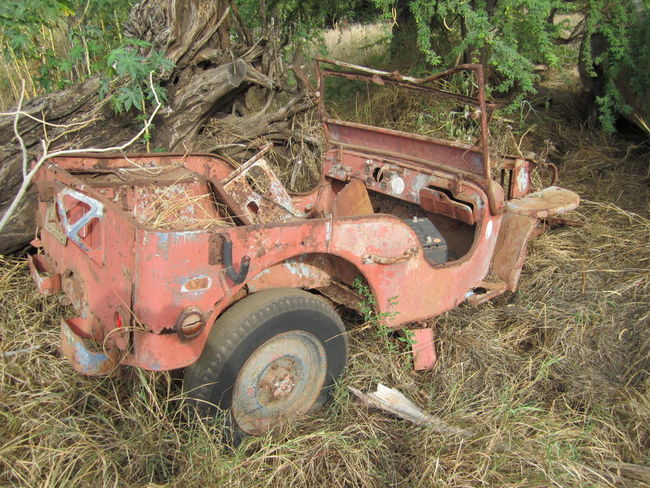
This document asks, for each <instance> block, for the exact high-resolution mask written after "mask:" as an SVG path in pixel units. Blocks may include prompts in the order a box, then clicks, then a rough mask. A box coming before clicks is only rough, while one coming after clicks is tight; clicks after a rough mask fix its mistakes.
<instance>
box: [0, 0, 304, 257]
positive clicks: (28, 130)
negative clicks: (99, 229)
mask: <svg viewBox="0 0 650 488" xmlns="http://www.w3.org/2000/svg"><path fill="white" fill-rule="evenodd" d="M233 31H235V32H236V33H237V34H236V35H235V36H233V35H232V34H231V32H233ZM125 34H126V36H128V37H132V38H139V39H143V40H145V41H148V42H150V43H151V47H148V48H143V49H145V50H156V51H158V52H162V53H165V56H166V57H167V58H169V59H171V60H172V61H173V62H174V63H175V68H174V69H173V70H172V71H171V73H169V74H168V75H167V76H166V79H164V80H162V83H161V84H162V85H163V86H164V87H165V88H166V89H167V94H168V103H167V105H166V106H165V107H164V108H163V109H162V110H161V111H160V113H159V114H158V115H157V116H156V118H155V120H154V121H153V122H154V126H155V129H154V130H153V133H152V143H153V147H155V148H157V149H159V148H161V149H164V150H166V151H172V152H174V151H178V152H187V151H193V150H197V149H198V148H199V147H200V148H202V149H204V148H206V147H207V148H210V147H211V146H210V144H209V143H206V142H205V141H201V138H202V133H203V130H204V128H205V126H206V123H207V122H208V121H210V120H214V119H217V120H222V121H223V124H224V127H226V126H228V127H238V128H239V130H238V132H237V133H238V135H239V136H240V137H241V140H242V141H244V143H242V144H232V145H231V146H232V148H233V149H232V150H233V152H234V153H237V152H239V153H240V155H241V156H243V153H242V148H243V149H246V146H247V145H250V141H253V140H259V138H264V137H268V138H269V139H270V140H276V141H277V140H279V139H282V138H285V139H286V138H288V137H290V136H291V133H290V126H291V125H290V119H291V117H292V116H294V115H295V114H297V113H299V112H301V111H304V110H307V109H308V108H310V107H311V105H312V103H311V101H310V99H309V97H307V96H306V95H303V94H302V92H301V91H299V90H295V89H293V92H292V93H291V94H290V96H288V98H287V101H286V103H285V104H283V105H282V106H280V107H279V108H277V109H276V110H275V111H273V110H271V107H272V106H274V105H277V103H272V102H273V100H274V97H275V95H276V94H277V93H278V92H283V91H286V92H289V91H292V90H289V89H288V88H286V87H285V86H284V85H283V83H284V81H285V77H286V70H285V69H284V68H283V67H282V65H281V60H280V57H279V54H278V52H279V49H280V48H281V44H282V41H281V40H278V36H277V35H269V33H268V32H266V29H262V32H261V33H257V34H256V36H255V39H254V38H253V34H252V33H251V32H250V31H249V30H248V29H247V27H246V26H245V25H244V23H243V22H242V20H241V18H240V16H239V12H238V11H237V8H236V5H235V4H234V3H232V2H231V1H229V0H184V1H182V2H181V1H174V0H141V1H140V2H139V3H138V4H137V5H136V6H135V7H134V8H133V10H132V12H131V15H130V18H129V20H128V21H127V23H126V25H125ZM144 54H146V52H145V53H144ZM253 87H256V89H258V90H259V89H261V90H262V93H263V96H264V97H265V98H266V100H267V102H268V103H262V104H261V105H262V107H261V109H259V110H257V111H256V112H253V113H248V109H247V105H246V95H247V92H248V91H249V90H250V89H251V88H253ZM98 88H99V80H98V79H97V78H93V79H90V80H88V81H85V82H83V83H81V84H78V85H76V86H73V87H71V88H68V89H66V90H64V91H61V92H57V93H51V94H46V95H43V96H40V97H37V98H35V99H33V100H31V101H29V102H28V103H27V104H26V105H25V107H24V111H26V112H28V113H30V114H32V115H34V116H35V117H39V118H44V119H45V120H46V121H48V122H50V123H54V124H60V125H65V124H70V123H72V122H78V121H81V120H90V119H93V122H92V123H90V124H88V125H87V126H84V127H83V128H81V129H79V130H77V131H75V132H73V133H70V134H67V135H66V136H65V137H62V138H61V139H60V140H58V141H57V144H58V147H63V146H70V147H76V148H84V147H97V148H99V147H108V146H114V145H119V144H121V143H124V142H125V141H127V140H129V139H130V138H131V137H133V136H134V135H135V134H136V133H137V131H138V130H139V129H140V127H139V125H138V123H137V122H134V121H133V117H132V116H129V115H126V116H125V115H123V116H116V115H115V114H114V113H112V111H111V110H110V107H109V106H108V105H107V104H102V103H100V102H99V99H98V96H97V93H98ZM13 122H14V121H13V119H12V118H9V117H5V118H3V119H0V214H2V213H4V212H5V211H6V209H7V208H8V206H9V205H10V204H11V201H12V199H13V197H14V195H15V194H16V192H17V189H18V187H19V186H20V183H21V181H22V171H21V164H22V155H21V151H20V148H19V147H18V144H17V140H16V137H15V135H14V131H13V127H12V125H13ZM65 130H66V129H64V128H53V127H48V129H47V136H48V137H49V138H50V140H52V139H53V138H54V137H56V135H57V133H58V134H61V133H63V132H65ZM68 130H69V129H68ZM19 131H20V133H21V135H22V137H23V139H24V140H25V144H26V146H27V149H28V152H29V153H31V154H32V155H35V154H38V153H39V151H40V150H41V143H40V141H41V139H43V138H44V129H43V127H42V124H40V123H38V122H36V121H34V120H32V119H29V118H27V117H21V119H20V123H19ZM54 147H57V146H56V145H55V146H54ZM132 149H133V150H142V149H143V148H142V147H133V148H132ZM35 206H36V200H35V197H34V194H33V192H31V194H30V195H29V196H28V197H27V198H25V200H24V201H23V202H22V204H21V206H20V207H19V208H18V211H17V212H16V213H15V214H14V217H13V218H12V219H11V221H10V222H9V223H8V225H7V226H6V227H5V229H4V231H3V234H2V238H1V239H0V253H7V252H11V251H14V250H17V249H19V248H21V247H23V246H25V245H26V244H27V243H28V242H29V241H30V239H31V238H33V236H34V233H35V227H34V216H35Z"/></svg>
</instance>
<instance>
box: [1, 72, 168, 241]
mask: <svg viewBox="0 0 650 488" xmlns="http://www.w3.org/2000/svg"><path fill="white" fill-rule="evenodd" d="M149 85H150V86H151V92H152V93H153V96H154V99H155V101H156V106H155V107H154V110H153V112H152V113H151V115H150V116H149V118H148V119H147V121H146V122H145V124H144V127H142V129H141V130H140V131H139V132H138V133H137V134H136V135H135V136H133V137H132V138H131V139H129V140H128V141H127V142H125V143H124V144H120V145H119V146H112V147H106V148H83V149H62V150H59V151H53V152H48V151H49V144H50V141H47V142H46V141H45V140H41V145H42V147H43V154H42V155H41V157H40V158H39V159H38V161H36V163H35V164H34V165H33V167H32V169H31V171H29V172H27V166H28V163H29V158H28V155H27V149H26V148H25V144H24V142H23V140H22V137H21V136H20V133H19V131H18V119H19V117H20V115H21V113H22V107H21V104H22V99H23V95H24V87H25V82H24V81H23V83H22V87H23V93H21V97H20V100H19V102H18V107H17V110H16V111H15V112H9V113H8V114H7V113H3V114H0V115H12V116H14V117H15V120H14V131H15V133H16V137H17V138H18V141H19V144H21V151H22V155H23V161H22V163H23V165H22V166H23V182H22V184H21V185H20V188H19V189H18V193H17V194H16V196H15V197H14V199H13V201H12V202H11V205H10V206H9V208H8V209H7V211H6V212H5V214H4V215H3V216H2V220H0V232H2V230H3V229H4V227H5V225H6V224H7V222H9V219H11V216H12V215H13V213H14V211H15V210H16V208H18V205H19V204H20V202H21V201H22V199H23V198H24V196H25V194H26V193H27V190H28V189H29V186H30V185H31V183H32V180H33V179H34V176H36V173H38V170H39V169H40V168H41V166H43V163H45V162H46V161H48V160H49V159H52V158H55V157H57V156H69V155H73V154H81V153H86V152H97V153H107V152H119V151H123V150H124V149H126V148H127V147H129V146H130V145H132V144H133V143H134V142H136V141H137V140H138V139H140V138H141V137H142V136H143V135H144V134H145V133H146V132H147V131H148V130H149V128H150V127H151V124H152V122H153V119H154V117H155V116H156V114H157V113H158V110H160V107H161V106H162V104H161V103H160V100H159V98H158V95H157V94H156V90H155V89H154V86H153V72H151V73H149ZM75 125H79V124H75ZM74 130H76V129H72V130H69V131H67V132H66V134H67V133H70V132H74Z"/></svg>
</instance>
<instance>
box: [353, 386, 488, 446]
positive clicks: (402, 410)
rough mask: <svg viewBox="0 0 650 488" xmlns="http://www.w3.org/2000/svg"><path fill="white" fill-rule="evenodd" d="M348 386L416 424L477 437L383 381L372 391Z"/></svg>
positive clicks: (365, 399)
mask: <svg viewBox="0 0 650 488" xmlns="http://www.w3.org/2000/svg"><path fill="white" fill-rule="evenodd" d="M348 388H349V389H350V391H351V392H352V393H353V394H354V396H356V397H357V398H358V399H359V400H361V401H362V402H363V403H365V404H367V405H369V406H371V407H374V408H378V409H380V410H384V411H386V412H388V413H390V414H392V415H395V416H396V417H399V418H401V419H404V420H408V421H409V422H413V423H414V424H415V425H420V426H426V427H430V428H432V429H433V430H435V431H436V432H438V433H439V434H442V435H453V436H457V437H460V438H462V439H472V438H474V437H475V434H474V433H473V432H472V431H470V430H467V429H461V428H460V427H454V426H453V425H449V424H448V423H446V422H444V421H443V420H441V419H439V418H438V417H434V416H433V415H430V414H428V413H426V412H424V411H422V410H421V409H420V408H419V407H418V406H417V405H415V404H414V403H413V402H412V401H411V400H409V399H408V398H406V397H405V396H404V395H403V394H402V393H400V392H399V391H397V390H396V389H394V388H389V387H387V386H384V385H382V384H381V383H378V384H377V390H376V391H374V392H372V393H363V392H361V391H359V390H357V389H356V388H353V387H351V386H348Z"/></svg>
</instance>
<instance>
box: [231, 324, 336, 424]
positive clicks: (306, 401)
mask: <svg viewBox="0 0 650 488" xmlns="http://www.w3.org/2000/svg"><path fill="white" fill-rule="evenodd" d="M326 371H327V357H326V355H325V349H324V348H323V345H322V344H321V342H320V340H319V339H318V338H317V337H316V336H315V335H313V334H310V333H309V332H305V331H301V330H294V331H290V332H285V333H283V334H278V335H276V336H275V337H273V338H271V339H269V340H268V341H266V342H265V343H264V344H262V345H261V346H260V347H258V348H257V349H256V350H255V351H254V352H253V354H251V355H250V356H249V358H248V359H247V360H246V362H245V363H244V364H243V366H242V367H241V369H240V370H239V374H238V375H237V379H236V380H235V384H234V386H233V394H232V404H231V412H232V415H233V417H234V419H235V421H236V422H237V425H238V426H239V427H240V428H241V429H242V430H243V431H245V432H247V433H249V434H252V435H259V434H263V433H264V432H267V431H269V430H270V429H272V428H274V427H276V426H277V425H280V424H281V423H282V422H283V421H285V420H286V419H288V418H291V417H295V416H299V415H303V414H305V413H307V412H308V411H309V409H310V408H311V407H312V405H313V404H314V402H315V401H316V399H317V398H318V397H319V395H320V392H321V390H322V388H323V385H324V383H325V376H326Z"/></svg>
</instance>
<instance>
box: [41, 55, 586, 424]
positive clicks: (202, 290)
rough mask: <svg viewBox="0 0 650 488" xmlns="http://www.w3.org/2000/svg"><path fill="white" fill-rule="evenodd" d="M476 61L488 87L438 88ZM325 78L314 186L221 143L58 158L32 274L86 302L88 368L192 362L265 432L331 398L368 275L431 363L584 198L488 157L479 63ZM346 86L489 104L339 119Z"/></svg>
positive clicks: (419, 361) (335, 72) (526, 165)
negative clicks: (382, 118)
mask: <svg viewBox="0 0 650 488" xmlns="http://www.w3.org/2000/svg"><path fill="white" fill-rule="evenodd" d="M461 71H462V72H466V73H470V74H471V75H472V76H473V77H474V79H475V80H476V84H475V87H476V90H475V91H476V93H473V94H472V95H471V96H470V95H463V94H459V93H455V92H451V91H447V90H445V89H444V85H441V84H440V83H439V80H441V79H443V77H445V76H450V75H453V74H455V73H459V72H461ZM317 76H318V81H319V86H318V87H317V89H316V90H315V91H314V94H315V96H316V97H317V98H318V103H319V106H320V107H319V108H320V112H321V115H322V122H323V131H324V136H325V148H324V152H323V158H322V176H321V178H320V181H319V182H318V184H316V185H315V187H314V188H313V189H312V190H311V191H309V192H306V193H301V194H290V193H289V192H288V191H287V190H286V186H285V185H283V183H282V182H281V181H280V179H279V178H278V177H277V176H276V174H275V173H274V171H273V170H272V167H271V166H270V164H269V163H268V161H267V160H266V159H265V154H266V151H268V149H269V148H268V146H267V147H265V148H263V149H262V150H260V152H259V153H258V154H257V155H256V156H254V157H253V158H251V159H250V160H248V161H246V162H245V163H243V164H242V165H241V166H239V167H236V168H235V167H233V166H232V165H231V163H229V162H227V161H225V160H224V159H221V158H219V157H217V156H215V155H212V154H187V155H181V154H129V155H118V154H112V155H107V154H90V153H89V154H83V155H77V156H74V157H58V158H55V159H53V160H51V161H50V162H49V163H48V164H47V165H45V166H44V167H43V168H42V169H41V170H40V172H39V174H38V176H37V181H36V185H37V192H38V198H39V210H38V224H39V229H40V234H39V237H38V238H37V239H35V241H34V245H35V246H36V247H38V248H39V253H37V254H35V255H32V256H30V258H29V260H30V267H31V273H32V276H33V278H34V280H35V282H36V284H37V286H38V288H39V291H40V292H41V293H45V294H52V293H58V292H63V293H65V295H66V296H67V298H68V300H69V302H71V304H72V306H73V307H74V309H75V311H76V317H73V318H65V319H63V320H62V321H61V348H62V350H63V353H64V354H65V356H66V357H67V358H68V359H69V360H70V362H71V364H72V366H73V368H74V369H75V370H77V371H79V372H81V373H83V374H87V375H104V374H108V373H110V372H111V371H113V370H114V369H115V368H117V367H119V366H122V365H128V366H134V367H139V368H144V369H147V370H154V371H165V370H176V369H180V368H185V373H184V374H185V376H184V390H185V392H186V394H187V396H188V397H189V398H190V401H191V402H192V403H193V404H194V406H195V407H196V409H197V410H198V411H199V413H201V414H202V415H213V414H216V413H217V412H220V411H228V412H229V415H230V419H231V421H232V422H233V424H234V425H235V427H236V428H237V429H238V430H239V431H241V432H244V433H248V434H259V433H263V432H266V431H268V430H269V429H271V428H273V427H274V426H275V425H276V424H278V423H279V422H281V421H282V419H285V418H286V417H287V416H294V415H301V414H305V413H307V412H311V411H313V410H315V409H316V408H318V407H319V406H321V405H322V404H323V403H324V402H325V401H326V399H327V394H328V391H329V389H330V388H331V386H332V385H333V383H334V382H335V381H336V380H337V378H338V377H339V376H340V374H341V373H342V371H343V369H344V367H345V363H346V359H347V353H348V351H347V349H348V341H347V337H346V331H345V327H344V324H343V322H342V320H341V318H340V317H339V315H338V314H337V311H336V310H337V308H335V307H336V306H338V305H345V306H347V307H351V308H355V307H357V306H358V304H359V302H360V300H361V299H362V297H360V296H359V293H358V288H359V287H356V289H355V286H353V284H354V283H355V280H359V281H360V282H361V283H363V285H362V286H363V287H365V288H367V289H368V290H370V292H371V293H372V296H373V300H372V302H373V303H374V304H375V308H376V313H377V314H379V316H381V317H385V319H384V325H386V326H388V327H391V328H394V329H395V330H409V331H410V337H411V340H410V341H409V343H412V344H411V347H412V350H413V354H414V358H413V359H414V361H413V362H414V366H415V369H417V370H427V369H430V368H432V367H433V365H434V362H435V360H436V355H435V347H434V331H433V330H432V328H430V327H429V328H427V327H426V326H423V325H422V324H423V323H424V322H425V321H426V320H427V319H429V318H431V317H434V316H436V315H438V314H441V313H443V312H445V311H447V310H450V309H451V308H453V307H455V306H456V305H458V304H460V303H461V302H464V301H470V302H474V303H479V302H481V301H484V300H487V299H490V298H492V297H494V296H496V295H498V294H500V293H502V292H504V291H506V290H514V289H515V288H516V286H517V282H518V279H519V275H520V272H521V270H522V265H523V262H524V256H525V253H526V246H527V241H528V239H529V238H530V237H531V236H532V235H533V234H534V233H535V231H536V228H537V227H538V222H539V221H540V219H544V218H547V217H549V216H552V215H554V214H558V213H561V212H565V211H567V210H570V209H573V208H575V207H576V206H577V205H578V202H579V198H578V196H577V195H576V194H575V193H573V192H571V191H568V190H566V189H562V188H559V187H556V186H550V187H547V188H544V189H539V190H537V191H536V190H535V189H534V188H533V183H532V181H533V180H532V179H531V172H532V171H533V169H534V168H535V167H536V163H535V162H533V161H531V160H529V159H525V158H519V157H499V158H497V157H490V153H489V149H488V120H489V117H490V115H491V112H492V110H493V106H492V105H490V104H488V103H486V100H485V91H484V84H483V72H482V68H481V66H479V65H462V66H459V67H457V68H453V69H451V70H447V71H445V72H443V73H440V74H438V75H434V76H431V77H429V78H426V79H417V78H411V77H406V76H402V75H400V74H399V73H387V72H382V71H376V70H370V69H368V68H363V67H359V66H354V65H350V64H346V63H341V62H338V61H332V60H319V64H318V70H317ZM332 78H337V79H341V78H344V79H348V80H355V82H362V83H369V84H373V86H375V85H382V86H395V87H399V88H400V89H405V90H415V91H416V92H417V93H421V94H423V95H427V94H428V95H432V96H441V97H448V98H450V99H452V100H454V101H455V102H457V103H459V104H463V105H464V106H469V107H472V110H473V112H472V114H473V116H474V118H475V120H476V121H477V122H478V124H479V127H480V131H479V133H478V137H477V139H476V141H475V142H473V143H470V144H460V143H453V142H449V141H445V140H440V139H436V138H432V137H427V136H419V135H414V134H410V133H405V132H401V131H398V130H392V129H387V128H377V127H373V126H369V125H364V124H360V123H354V122H346V121H342V120H337V119H334V118H330V117H329V116H328V112H327V110H326V106H325V104H324V101H323V99H324V90H325V80H326V79H332ZM359 281H357V282H359ZM394 297H398V300H394V299H393V298H394ZM337 304H338V305H337ZM428 323H430V322H428Z"/></svg>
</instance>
